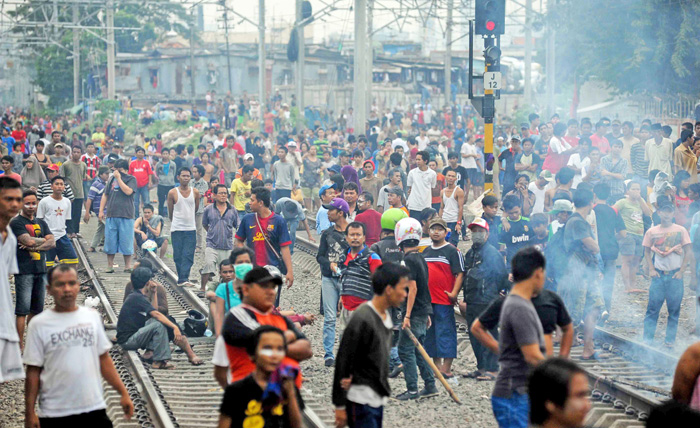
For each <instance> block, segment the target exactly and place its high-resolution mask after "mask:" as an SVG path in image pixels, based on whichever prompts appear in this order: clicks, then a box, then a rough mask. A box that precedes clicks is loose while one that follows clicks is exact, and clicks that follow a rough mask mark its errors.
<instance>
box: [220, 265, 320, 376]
mask: <svg viewBox="0 0 700 428" xmlns="http://www.w3.org/2000/svg"><path fill="white" fill-rule="evenodd" d="M275 270H277V269H275ZM281 284H282V275H281V274H279V270H277V272H275V273H272V272H270V271H269V270H268V269H266V268H264V267H260V266H257V267H254V268H252V269H251V270H250V272H248V273H247V274H246V275H245V277H244V279H243V288H242V290H241V291H242V293H243V302H242V303H241V304H240V305H239V306H236V307H234V308H232V309H231V310H230V311H229V313H228V314H227V315H226V318H225V320H224V325H223V327H222V329H221V332H222V334H221V336H219V338H218V339H217V341H216V347H215V349H214V356H213V358H212V362H213V363H214V377H215V378H216V379H217V381H219V384H220V385H221V386H222V387H223V388H225V387H226V385H227V384H228V383H229V382H236V381H238V380H241V379H243V378H245V377H246V376H248V375H249V374H251V373H252V372H253V370H255V364H254V363H253V362H252V361H251V360H250V357H249V356H248V354H247V353H246V345H247V344H248V342H249V341H250V340H251V339H252V334H253V331H254V330H255V329H256V328H258V327H259V326H261V325H272V326H275V327H277V328H279V329H280V330H282V331H283V332H284V337H285V339H286V341H287V356H286V357H285V358H284V360H283V363H284V364H289V365H291V366H293V367H296V368H299V362H300V361H304V360H307V359H309V358H311V356H312V355H313V353H312V351H311V342H309V340H308V339H307V338H306V336H304V335H303V334H302V333H301V332H300V331H298V330H297V329H296V327H294V324H293V323H292V322H291V321H290V320H289V319H287V318H285V317H284V316H282V315H278V314H275V313H273V310H274V309H275V297H276V296H277V287H278V286H279V285H281ZM224 350H225V352H222V351H224ZM224 354H225V355H224ZM227 365H228V368H230V373H229V375H230V378H229V379H227V377H226V373H227V371H228V370H227V369H226V366H227ZM296 384H297V387H299V388H301V371H300V372H299V376H298V377H297V382H296Z"/></svg>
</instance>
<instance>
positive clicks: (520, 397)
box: [491, 391, 530, 428]
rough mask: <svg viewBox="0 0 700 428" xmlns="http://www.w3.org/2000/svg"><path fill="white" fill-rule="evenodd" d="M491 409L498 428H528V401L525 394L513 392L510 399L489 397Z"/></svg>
mask: <svg viewBox="0 0 700 428" xmlns="http://www.w3.org/2000/svg"><path fill="white" fill-rule="evenodd" d="M491 407H492V408H493V415H494V416H495V417H496V421H497V422H498V426H499V428H527V427H528V422H529V419H530V399H529V398H528V396H527V394H519V393H517V392H515V391H514V392H513V393H512V394H511V396H510V398H503V397H491Z"/></svg>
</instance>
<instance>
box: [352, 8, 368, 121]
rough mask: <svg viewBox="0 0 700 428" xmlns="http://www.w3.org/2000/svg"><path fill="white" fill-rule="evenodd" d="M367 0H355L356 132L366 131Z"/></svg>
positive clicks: (354, 100) (354, 97) (354, 96)
mask: <svg viewBox="0 0 700 428" xmlns="http://www.w3.org/2000/svg"><path fill="white" fill-rule="evenodd" d="M366 50H367V0H355V56H354V59H353V75H354V78H355V82H354V88H353V91H352V93H353V97H352V98H353V107H354V114H353V118H354V121H355V124H354V126H355V133H356V134H364V133H365V122H366V120H367V83H366V81H367V73H366V70H363V67H365V66H366V58H367V52H366Z"/></svg>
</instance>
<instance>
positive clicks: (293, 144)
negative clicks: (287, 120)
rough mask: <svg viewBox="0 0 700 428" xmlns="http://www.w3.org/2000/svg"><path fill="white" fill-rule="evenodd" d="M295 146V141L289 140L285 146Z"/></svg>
mask: <svg viewBox="0 0 700 428" xmlns="http://www.w3.org/2000/svg"><path fill="white" fill-rule="evenodd" d="M296 146H297V143H296V141H290V142H288V143H287V147H296Z"/></svg>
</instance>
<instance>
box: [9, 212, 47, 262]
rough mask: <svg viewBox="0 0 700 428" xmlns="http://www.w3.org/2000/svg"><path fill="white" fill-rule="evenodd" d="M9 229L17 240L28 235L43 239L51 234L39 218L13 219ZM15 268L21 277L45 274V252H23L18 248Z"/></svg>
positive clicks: (22, 217)
mask: <svg viewBox="0 0 700 428" xmlns="http://www.w3.org/2000/svg"><path fill="white" fill-rule="evenodd" d="M10 228H11V229H12V233H14V234H15V236H16V237H17V238H19V237H20V236H22V235H24V234H28V235H29V236H31V237H32V238H44V237H46V235H51V234H52V233H51V230H50V229H49V226H48V225H47V224H46V222H45V221H44V220H42V219H40V218H34V220H29V219H28V218H27V217H25V216H23V215H18V216H17V217H15V218H13V219H12V221H11V222H10ZM17 267H18V268H19V273H20V274H22V275H24V274H35V273H46V252H45V251H28V250H23V249H20V248H19V246H18V247H17Z"/></svg>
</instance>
